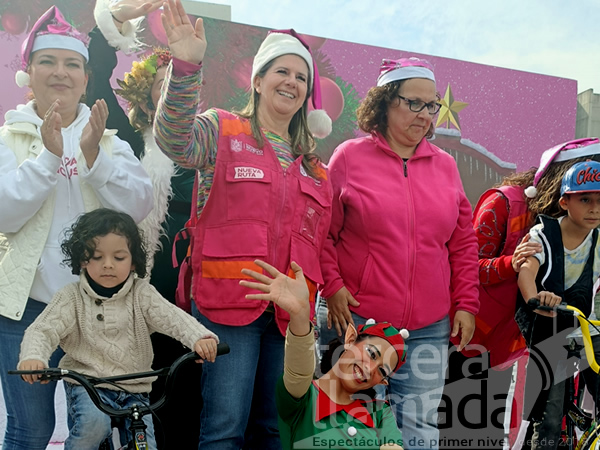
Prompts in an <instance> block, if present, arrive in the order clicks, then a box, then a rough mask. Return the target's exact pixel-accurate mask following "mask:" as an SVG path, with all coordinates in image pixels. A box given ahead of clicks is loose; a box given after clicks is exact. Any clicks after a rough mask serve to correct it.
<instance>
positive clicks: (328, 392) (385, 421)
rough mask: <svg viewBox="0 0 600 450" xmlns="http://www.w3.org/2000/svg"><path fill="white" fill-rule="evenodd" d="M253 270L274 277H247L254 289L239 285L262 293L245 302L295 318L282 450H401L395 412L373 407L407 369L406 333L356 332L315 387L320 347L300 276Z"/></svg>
mask: <svg viewBox="0 0 600 450" xmlns="http://www.w3.org/2000/svg"><path fill="white" fill-rule="evenodd" d="M255 263H256V265H257V266H259V267H260V268H262V269H263V271H264V272H266V273H268V274H269V275H270V277H269V276H267V275H264V274H263V273H258V272H255V271H253V270H249V269H243V270H242V273H243V274H244V275H247V276H248V277H251V278H253V279H254V280H256V281H247V280H242V281H240V284H241V285H242V286H245V287H249V288H252V289H257V290H259V291H261V293H259V294H248V295H246V298H247V299H249V300H258V301H272V302H273V303H275V304H277V305H278V306H279V307H280V308H282V309H284V310H285V311H287V312H288V313H289V314H290V322H289V325H288V328H287V332H286V343H285V359H284V372H283V375H282V376H281V378H280V379H279V382H278V383H277V387H276V394H275V399H276V402H277V410H278V419H279V432H280V435H281V444H282V447H283V448H284V449H285V450H287V449H292V448H293V449H309V448H310V449H313V448H316V447H326V448H353V449H383V448H385V449H399V448H402V433H401V432H400V430H399V429H398V426H397V424H396V419H395V418H394V414H393V412H392V409H391V407H390V406H389V404H388V403H387V402H384V401H377V400H374V399H373V398H372V396H371V395H370V394H369V391H370V390H371V389H372V388H373V387H374V386H375V385H377V384H387V383H388V377H389V376H390V375H391V374H392V373H393V372H395V371H396V370H398V369H399V368H400V366H401V365H402V364H403V363H404V362H405V359H406V350H405V348H404V339H405V338H407V337H408V332H407V331H406V330H402V331H399V330H397V329H396V328H394V327H393V326H392V325H391V324H389V323H387V322H381V323H375V322H374V321H373V320H369V321H368V322H367V323H366V324H365V325H361V326H359V327H358V329H355V328H354V326H353V325H352V324H350V325H349V326H348V329H347V331H346V334H345V342H344V345H343V347H340V350H341V351H338V352H336V354H335V356H336V357H337V361H336V362H335V363H333V365H332V368H331V370H330V371H328V372H327V373H326V374H324V375H323V376H322V377H321V378H319V379H317V380H313V373H314V370H315V339H314V333H313V328H312V323H311V321H310V303H309V292H308V288H307V286H306V282H305V280H304V274H303V272H302V269H301V268H300V266H298V264H296V263H295V262H292V263H291V267H292V270H293V272H294V278H291V277H288V276H287V275H284V274H282V273H281V272H279V271H278V270H277V269H275V268H274V267H273V266H271V265H270V264H267V263H265V262H263V261H260V260H257V261H255Z"/></svg>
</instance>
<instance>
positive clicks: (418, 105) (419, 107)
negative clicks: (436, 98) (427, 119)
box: [398, 95, 442, 116]
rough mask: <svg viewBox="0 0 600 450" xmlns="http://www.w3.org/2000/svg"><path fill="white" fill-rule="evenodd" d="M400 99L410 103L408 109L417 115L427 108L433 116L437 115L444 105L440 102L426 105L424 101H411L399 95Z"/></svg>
mask: <svg viewBox="0 0 600 450" xmlns="http://www.w3.org/2000/svg"><path fill="white" fill-rule="evenodd" d="M398 98H400V99H402V100H404V101H405V102H406V103H408V109H410V110H411V111H412V112H416V113H418V112H421V111H423V110H424V109H425V108H427V112H428V113H429V114H430V115H432V116H433V115H435V114H437V113H438V111H439V110H440V108H441V107H442V105H440V104H439V103H438V102H430V103H425V102H424V101H423V100H411V99H409V98H406V97H402V96H401V95H398Z"/></svg>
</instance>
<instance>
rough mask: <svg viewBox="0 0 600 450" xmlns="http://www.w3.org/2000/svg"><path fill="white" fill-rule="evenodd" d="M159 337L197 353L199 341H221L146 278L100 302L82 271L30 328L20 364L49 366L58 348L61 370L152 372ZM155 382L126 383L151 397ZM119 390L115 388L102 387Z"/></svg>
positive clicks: (110, 373) (106, 373) (108, 373)
mask: <svg viewBox="0 0 600 450" xmlns="http://www.w3.org/2000/svg"><path fill="white" fill-rule="evenodd" d="M155 331H156V332H159V333H163V334H166V335H169V336H171V337H173V338H175V339H177V340H179V341H180V342H181V343H182V344H183V345H185V346H186V347H189V348H193V347H194V344H195V343H196V341H197V340H198V339H203V338H208V337H212V338H214V339H216V340H217V341H218V338H217V336H216V335H215V334H214V333H212V332H210V331H209V330H208V329H207V328H206V327H204V326H203V325H202V324H200V323H199V322H198V321H197V320H196V319H195V318H194V317H192V316H191V315H189V314H187V313H186V312H185V311H183V310H182V309H180V308H178V307H176V306H175V305H173V304H172V303H169V302H168V301H167V300H165V299H164V298H163V297H162V296H161V295H160V294H159V293H158V292H157V291H156V289H155V288H154V287H153V286H152V285H150V284H149V283H148V281H147V280H146V279H143V280H142V279H138V278H136V277H135V276H134V275H133V274H132V275H131V276H130V277H129V279H128V280H127V282H126V283H125V285H124V286H123V287H122V288H121V290H119V292H118V293H116V294H114V295H113V296H112V297H111V298H106V297H100V296H99V295H97V294H96V293H95V292H94V291H93V290H92V289H91V288H90V286H89V284H88V282H87V280H86V277H85V274H84V273H83V271H82V274H81V277H80V280H79V282H78V283H72V284H69V285H67V286H65V287H64V288H63V289H61V290H60V291H58V292H57V293H56V295H55V296H54V298H53V299H52V301H51V302H50V304H49V305H48V306H47V307H46V308H45V309H44V311H43V312H42V313H41V314H40V315H39V316H38V317H37V319H36V320H35V321H34V322H33V323H32V324H31V325H30V326H29V327H28V328H27V330H26V331H25V336H24V337H23V342H22V343H21V354H20V357H19V360H20V361H24V360H28V359H37V360H40V361H43V362H44V363H46V364H47V363H48V360H49V359H50V356H51V355H52V353H53V352H54V350H55V349H56V347H57V346H58V345H60V346H61V348H62V349H63V350H64V352H65V356H64V357H63V358H62V359H61V361H60V363H59V367H61V368H64V369H69V370H75V371H77V372H81V373H84V374H87V375H93V376H97V377H106V376H113V375H123V374H127V373H133V372H143V371H148V370H151V364H152V358H153V356H154V355H153V352H152V344H151V342H150V334H151V333H153V332H155ZM153 380H154V379H153V378H143V379H140V380H131V381H124V382H120V383H119V384H121V385H123V387H125V388H126V389H127V390H129V391H130V392H150V390H151V383H152V381H153ZM102 387H106V388H109V389H111V388H112V389H116V388H115V387H111V386H110V385H102Z"/></svg>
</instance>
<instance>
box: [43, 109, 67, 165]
mask: <svg viewBox="0 0 600 450" xmlns="http://www.w3.org/2000/svg"><path fill="white" fill-rule="evenodd" d="M59 105H60V100H55V101H54V103H52V104H51V105H50V108H48V110H47V111H46V114H44V120H43V122H42V127H41V128H40V134H41V135H42V143H43V144H44V147H46V148H47V149H48V151H49V152H50V153H53V154H54V155H56V156H58V157H59V158H61V159H62V156H63V137H62V117H61V115H60V114H59V113H57V112H56V111H55V109H56V108H57V107H58V106H59Z"/></svg>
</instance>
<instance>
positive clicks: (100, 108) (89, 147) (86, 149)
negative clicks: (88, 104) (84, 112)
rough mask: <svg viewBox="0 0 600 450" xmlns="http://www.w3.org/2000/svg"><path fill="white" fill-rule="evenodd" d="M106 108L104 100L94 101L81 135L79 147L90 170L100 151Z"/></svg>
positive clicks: (106, 116) (106, 117)
mask: <svg viewBox="0 0 600 450" xmlns="http://www.w3.org/2000/svg"><path fill="white" fill-rule="evenodd" d="M107 119H108V106H106V102H105V101H104V99H101V100H96V103H94V105H93V106H92V110H91V114H90V120H89V122H88V123H87V125H86V126H85V128H84V129H83V131H82V133H81V141H80V142H79V146H80V147H81V151H82V152H83V156H84V157H85V161H86V163H87V166H88V168H90V169H91V168H92V166H93V165H94V161H96V158H97V157H98V153H99V151H100V139H102V136H103V135H104V130H105V129H106V120H107Z"/></svg>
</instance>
